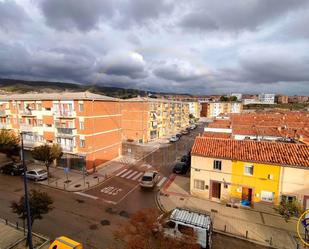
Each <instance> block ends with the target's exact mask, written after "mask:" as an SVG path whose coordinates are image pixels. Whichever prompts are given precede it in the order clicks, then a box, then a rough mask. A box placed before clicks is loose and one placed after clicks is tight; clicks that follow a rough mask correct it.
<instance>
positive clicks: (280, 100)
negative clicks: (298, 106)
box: [276, 95, 289, 104]
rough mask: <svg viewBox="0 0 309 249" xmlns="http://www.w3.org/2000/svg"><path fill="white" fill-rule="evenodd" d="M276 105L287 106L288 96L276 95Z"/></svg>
mask: <svg viewBox="0 0 309 249" xmlns="http://www.w3.org/2000/svg"><path fill="white" fill-rule="evenodd" d="M276 102H277V103H278V104H287V103H289V96H286V95H278V96H277V101H276Z"/></svg>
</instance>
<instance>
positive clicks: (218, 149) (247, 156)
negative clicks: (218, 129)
mask: <svg viewBox="0 0 309 249" xmlns="http://www.w3.org/2000/svg"><path fill="white" fill-rule="evenodd" d="M191 153H192V155H196V156H204V157H212V158H224V159H230V160H240V161H248V162H261V163H270V164H277V165H278V164H279V165H282V166H294V167H308V168H309V146H308V145H304V144H295V143H279V142H266V141H262V142H258V141H252V140H232V139H222V138H209V137H197V138H196V139H195V142H194V145H193V148H192V152H191Z"/></svg>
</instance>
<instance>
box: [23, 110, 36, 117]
mask: <svg viewBox="0 0 309 249" xmlns="http://www.w3.org/2000/svg"><path fill="white" fill-rule="evenodd" d="M20 114H21V115H22V116H35V115H34V114H33V110H30V109H25V110H21V111H20Z"/></svg>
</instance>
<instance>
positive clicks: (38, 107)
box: [36, 103, 42, 111]
mask: <svg viewBox="0 0 309 249" xmlns="http://www.w3.org/2000/svg"><path fill="white" fill-rule="evenodd" d="M36 109H37V110H39V111H41V110H42V104H41V103H36Z"/></svg>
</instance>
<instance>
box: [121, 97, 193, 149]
mask: <svg viewBox="0 0 309 249" xmlns="http://www.w3.org/2000/svg"><path fill="white" fill-rule="evenodd" d="M121 109H122V131H123V134H122V139H123V140H134V141H138V142H140V143H145V142H148V141H151V140H155V139H158V138H161V137H163V136H168V135H172V134H175V133H177V132H179V131H181V130H182V129H184V128H186V127H187V126H188V125H189V104H188V102H181V101H171V100H164V99H152V98H141V97H138V98H133V99H128V100H124V101H122V103H121Z"/></svg>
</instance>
